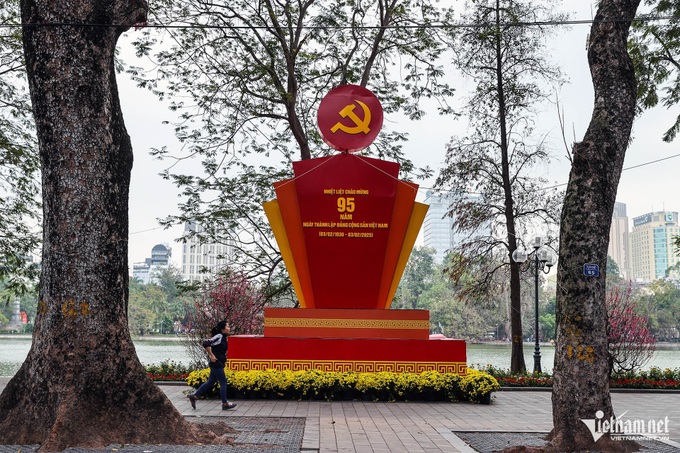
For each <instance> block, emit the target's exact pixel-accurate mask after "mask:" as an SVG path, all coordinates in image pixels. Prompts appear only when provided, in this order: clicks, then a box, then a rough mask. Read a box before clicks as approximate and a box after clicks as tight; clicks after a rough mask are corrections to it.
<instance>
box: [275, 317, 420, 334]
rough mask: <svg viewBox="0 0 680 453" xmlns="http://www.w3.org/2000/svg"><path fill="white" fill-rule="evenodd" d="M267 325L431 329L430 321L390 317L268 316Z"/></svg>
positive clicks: (325, 327) (326, 327)
mask: <svg viewBox="0 0 680 453" xmlns="http://www.w3.org/2000/svg"><path fill="white" fill-rule="evenodd" d="M264 326H265V327H302V328H314V327H317V328H324V329H418V330H427V331H429V330H430V321H422V320H408V319H406V320H399V319H396V320H390V319H320V318H273V319H272V318H266V319H265V320H264Z"/></svg>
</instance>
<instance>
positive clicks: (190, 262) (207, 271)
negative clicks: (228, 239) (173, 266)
mask: <svg viewBox="0 0 680 453" xmlns="http://www.w3.org/2000/svg"><path fill="white" fill-rule="evenodd" d="M201 232H203V227H202V226H201V225H199V224H198V223H196V222H185V224H184V234H183V236H184V241H185V242H184V244H182V276H183V278H184V279H185V280H189V281H201V282H202V281H203V280H205V279H206V278H211V277H212V276H213V275H214V274H215V273H216V272H217V271H219V270H220V269H222V268H223V267H225V266H227V264H228V263H229V261H230V257H231V255H232V253H233V247H232V246H230V245H226V244H218V243H201V241H200V239H199V237H198V236H196V235H195V234H194V233H201Z"/></svg>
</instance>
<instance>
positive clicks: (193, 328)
mask: <svg viewBox="0 0 680 453" xmlns="http://www.w3.org/2000/svg"><path fill="white" fill-rule="evenodd" d="M265 301H266V297H265V294H264V292H263V291H262V289H261V288H260V287H259V286H258V284H257V283H255V282H253V281H252V280H249V279H248V278H246V276H245V275H243V274H242V273H240V272H237V271H233V270H227V271H226V272H224V273H222V274H221V275H220V276H218V277H217V278H216V279H215V280H212V281H208V282H204V283H203V284H202V285H201V286H200V287H199V290H198V293H197V295H196V297H195V298H194V300H193V301H192V302H191V303H190V304H188V305H187V318H186V319H187V326H186V327H187V336H186V337H185V339H184V346H185V347H186V348H187V350H188V352H189V354H190V355H191V357H192V359H193V360H194V362H193V364H192V365H196V366H205V363H206V354H205V350H204V348H203V347H202V346H201V341H202V339H204V338H209V337H210V331H211V330H212V328H213V327H214V326H215V324H217V323H218V322H219V321H221V320H226V321H227V322H229V326H230V327H231V334H232V335H254V334H261V333H262V330H263V328H264V304H265Z"/></svg>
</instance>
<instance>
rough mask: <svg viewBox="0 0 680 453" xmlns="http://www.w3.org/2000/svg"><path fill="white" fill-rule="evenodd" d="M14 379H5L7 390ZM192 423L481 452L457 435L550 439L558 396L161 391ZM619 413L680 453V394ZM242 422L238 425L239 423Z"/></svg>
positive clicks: (344, 446)
mask: <svg viewBox="0 0 680 453" xmlns="http://www.w3.org/2000/svg"><path fill="white" fill-rule="evenodd" d="M7 380H8V379H6V378H0V391H1V390H2V388H4V386H5V384H6V382H7ZM160 387H161V389H162V390H163V391H164V392H165V393H166V395H167V396H168V397H169V398H170V400H171V401H172V402H173V404H174V405H175V407H177V409H178V410H179V411H180V412H181V413H182V414H184V415H186V416H189V417H223V418H224V419H225V421H227V422H228V421H229V418H231V417H238V418H241V417H242V418H247V417H258V418H262V417H300V418H304V419H305V427H304V434H303V438H302V446H301V449H300V451H302V452H356V453H383V452H384V453H388V452H389V453H395V452H405V453H406V452H408V453H419V452H422V453H424V452H427V453H431V452H451V453H454V452H458V453H471V452H474V451H476V450H473V449H472V448H470V446H468V445H467V444H466V443H465V442H463V440H462V439H461V438H460V437H458V436H456V435H455V434H454V432H473V433H474V432H479V433H484V432H508V433H547V432H548V431H550V429H551V428H552V407H551V394H550V392H546V391H500V392H497V393H495V398H494V400H493V402H492V403H491V404H490V405H478V404H468V403H425V402H414V403H402V402H399V403H372V402H363V401H351V402H350V401H347V402H345V401H337V402H321V401H285V400H276V401H269V400H235V401H236V402H237V403H238V407H237V408H236V409H235V410H232V411H222V410H221V404H220V402H219V401H217V400H206V401H203V400H199V401H198V403H197V408H196V410H193V409H191V406H190V404H189V400H188V399H187V397H186V395H185V393H184V392H185V391H186V390H187V389H188V387H187V386H184V385H163V384H161V385H160ZM612 401H613V405H614V410H615V411H616V413H617V414H619V415H620V414H623V413H624V412H626V414H625V418H627V419H644V420H650V419H664V418H665V417H668V419H669V427H670V439H671V445H670V446H668V448H669V450H664V451H677V452H680V393H638V392H622V393H612ZM234 421H236V419H234Z"/></svg>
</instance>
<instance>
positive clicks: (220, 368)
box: [189, 321, 236, 410]
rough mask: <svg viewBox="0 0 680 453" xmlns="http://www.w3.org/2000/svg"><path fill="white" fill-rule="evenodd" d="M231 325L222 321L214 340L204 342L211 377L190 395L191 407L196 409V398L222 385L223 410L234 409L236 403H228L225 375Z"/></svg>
mask: <svg viewBox="0 0 680 453" xmlns="http://www.w3.org/2000/svg"><path fill="white" fill-rule="evenodd" d="M229 331H230V329H229V323H227V321H220V322H218V323H217V325H216V326H215V327H213V330H212V333H211V335H212V338H209V339H207V340H204V341H203V347H204V348H205V350H206V352H207V353H208V357H210V364H209V365H210V376H209V377H208V380H207V381H206V382H204V383H203V384H201V386H200V387H199V388H198V390H196V391H195V392H194V393H192V394H191V395H189V401H190V402H191V407H192V408H194V409H196V398H198V397H199V396H203V395H204V394H205V393H206V392H207V391H208V390H210V389H211V388H212V386H213V385H215V383H216V382H219V383H220V398H222V410H228V409H233V408H235V407H236V403H230V402H229V401H227V376H226V375H225V374H224V367H225V365H226V364H227V348H228V344H227V335H229Z"/></svg>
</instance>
